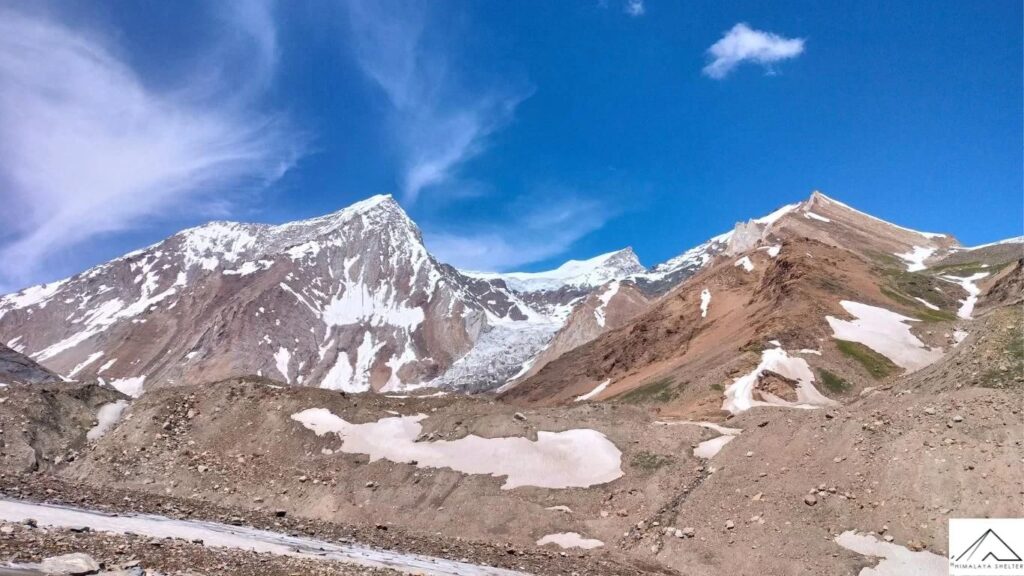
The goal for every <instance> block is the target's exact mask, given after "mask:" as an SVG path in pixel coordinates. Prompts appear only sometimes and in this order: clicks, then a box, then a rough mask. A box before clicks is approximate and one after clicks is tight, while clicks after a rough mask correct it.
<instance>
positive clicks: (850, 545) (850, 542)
mask: <svg viewBox="0 0 1024 576" xmlns="http://www.w3.org/2000/svg"><path fill="white" fill-rule="evenodd" d="M836 544H839V545H840V546H842V547H843V548H846V549H847V550H852V551H854V552H856V553H857V554H861V555H864V556H873V557H877V558H881V561H879V562H878V564H877V565H876V566H874V567H867V568H862V569H861V571H860V573H859V576H945V575H946V574H948V573H949V561H948V560H946V558H945V557H943V556H939V555H937V554H932V553H931V552H928V551H926V550H921V551H918V552H914V551H912V550H910V549H907V548H904V547H903V546H900V545H899V544H892V543H890V542H883V541H881V540H879V539H878V538H876V537H875V536H873V535H869V534H858V533H857V532H855V531H853V530H847V531H846V532H843V533H842V534H840V535H839V536H836Z"/></svg>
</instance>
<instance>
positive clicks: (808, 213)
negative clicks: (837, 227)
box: [804, 210, 831, 222]
mask: <svg viewBox="0 0 1024 576" xmlns="http://www.w3.org/2000/svg"><path fill="white" fill-rule="evenodd" d="M804 217H805V218H807V219H809V220H818V221H819V222H831V220H829V219H828V218H825V217H824V216H822V215H820V214H815V213H814V212H811V211H810V210H807V211H805V212H804Z"/></svg>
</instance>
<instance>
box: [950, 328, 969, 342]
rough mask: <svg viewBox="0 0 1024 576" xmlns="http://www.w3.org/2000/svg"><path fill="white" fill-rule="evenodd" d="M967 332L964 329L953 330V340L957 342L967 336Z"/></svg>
mask: <svg viewBox="0 0 1024 576" xmlns="http://www.w3.org/2000/svg"><path fill="white" fill-rule="evenodd" d="M967 336H968V332H967V331H966V330H953V342H955V343H956V344H959V343H961V342H963V341H964V339H965V338H967Z"/></svg>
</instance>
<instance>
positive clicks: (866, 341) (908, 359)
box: [825, 300, 942, 371]
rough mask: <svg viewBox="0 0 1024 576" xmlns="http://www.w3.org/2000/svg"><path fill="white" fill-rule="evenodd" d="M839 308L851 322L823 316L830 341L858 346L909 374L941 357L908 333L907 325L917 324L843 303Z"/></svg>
mask: <svg viewBox="0 0 1024 576" xmlns="http://www.w3.org/2000/svg"><path fill="white" fill-rule="evenodd" d="M839 304H840V305H841V306H842V307H843V309H844V310H846V311H847V312H848V313H849V314H850V315H852V316H853V317H854V319H853V320H840V319H839V318H835V317H833V316H826V317H825V320H827V321H828V324H829V326H831V327H832V333H833V334H832V335H833V337H834V338H836V339H838V340H849V341H851V342H859V343H861V344H863V345H865V346H867V347H868V348H871V349H872V350H874V351H875V352H878V353H879V354H881V355H882V356H885V357H886V358H888V359H889V360H892V362H893V363H894V364H896V365H897V366H899V367H901V368H904V369H906V370H909V371H914V370H918V369H920V368H923V367H925V366H927V365H929V364H931V363H932V362H935V361H936V360H938V359H939V358H941V357H942V350H941V349H938V350H933V349H931V348H928V347H927V346H925V345H924V343H923V342H921V341H920V340H918V338H917V336H914V334H913V333H912V332H911V331H910V326H909V325H908V324H907V323H908V322H917V320H915V319H913V318H907V317H906V316H902V315H900V314H897V313H895V312H893V311H891V310H886V309H885V308H879V307H877V306H869V305H867V304H861V303H859V302H851V301H849V300H843V301H842V302H840V303H839Z"/></svg>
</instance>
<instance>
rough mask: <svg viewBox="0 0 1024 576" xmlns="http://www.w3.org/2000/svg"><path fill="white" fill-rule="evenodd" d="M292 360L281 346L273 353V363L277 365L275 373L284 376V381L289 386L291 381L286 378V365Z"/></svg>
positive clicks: (290, 355)
mask: <svg viewBox="0 0 1024 576" xmlns="http://www.w3.org/2000/svg"><path fill="white" fill-rule="evenodd" d="M291 360H292V353H291V352H289V351H288V349H287V348H285V347H284V346H281V347H280V348H278V349H277V352H274V362H275V363H276V364H277V371H278V372H280V373H281V376H284V381H285V382H287V383H289V384H291V383H292V379H291V378H290V377H289V376H288V363H289V362H291Z"/></svg>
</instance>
